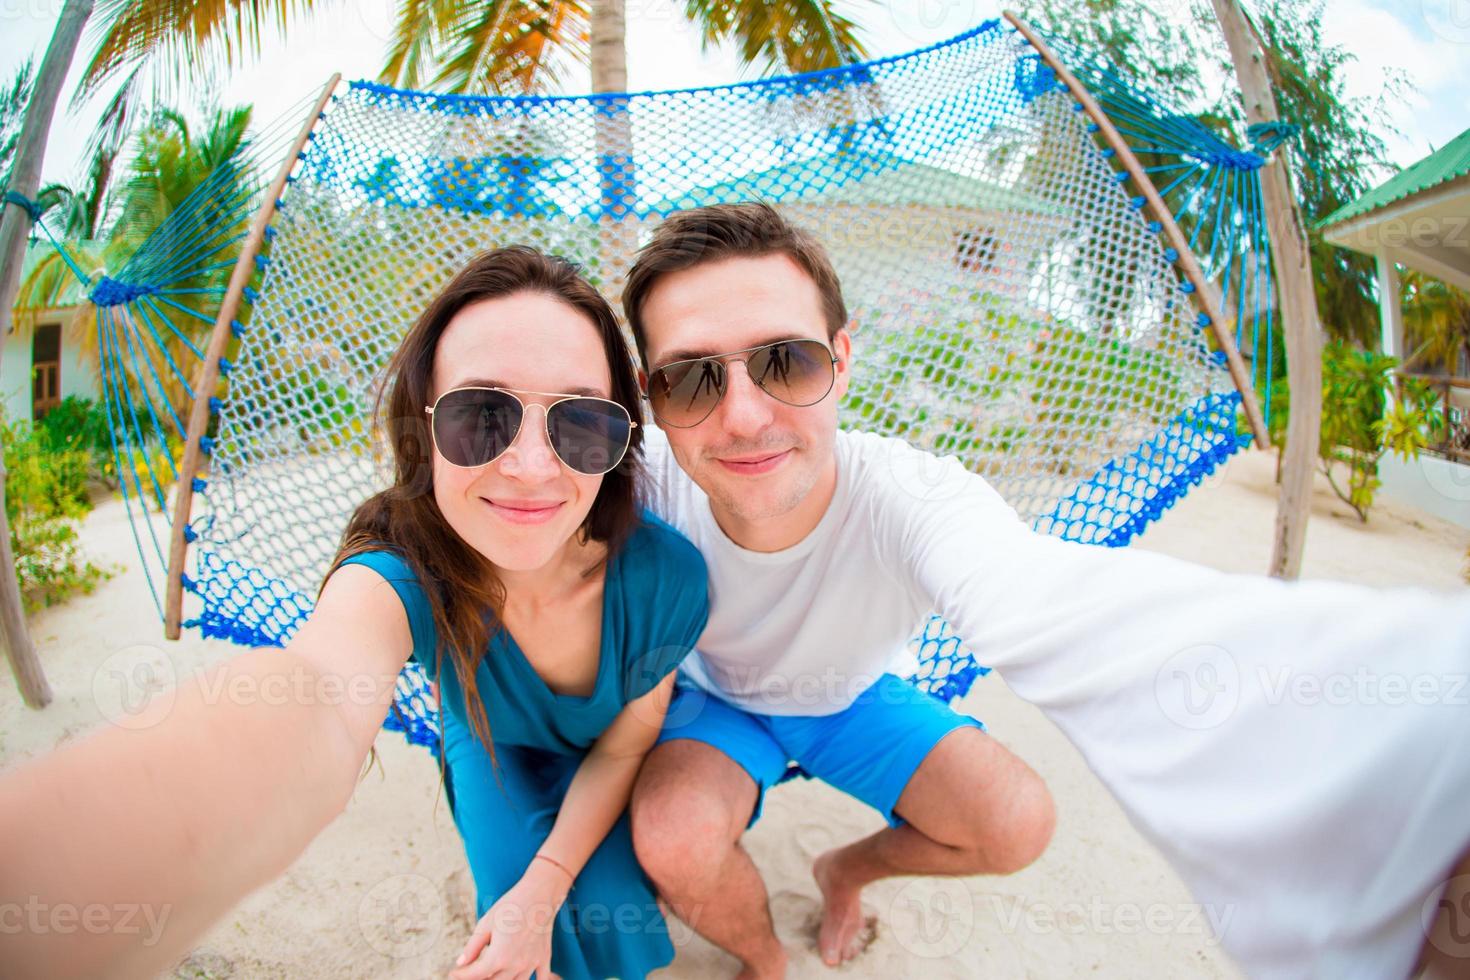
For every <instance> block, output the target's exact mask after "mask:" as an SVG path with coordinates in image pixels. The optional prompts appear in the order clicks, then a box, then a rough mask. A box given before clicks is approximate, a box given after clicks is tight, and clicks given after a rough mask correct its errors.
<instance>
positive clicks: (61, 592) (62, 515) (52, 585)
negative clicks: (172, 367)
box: [0, 414, 110, 612]
mask: <svg viewBox="0 0 1470 980" xmlns="http://www.w3.org/2000/svg"><path fill="white" fill-rule="evenodd" d="M48 418H49V416H48ZM62 432H64V427H63V426H62V425H61V422H60V420H58V421H57V422H56V423H52V425H50V426H47V425H46V424H45V422H44V421H43V422H42V423H40V424H34V425H33V424H31V423H29V422H23V421H22V422H10V421H9V420H7V419H5V418H4V416H3V414H0V439H3V440H4V445H5V516H6V518H7V519H8V520H9V522H10V547H11V550H12V551H13V552H14V554H15V571H16V576H17V578H18V579H19V581H20V591H21V598H22V600H23V601H24V604H25V608H26V611H27V612H33V611H35V610H36V609H39V608H41V607H43V606H50V605H54V604H56V603H58V602H62V601H64V600H65V599H66V598H67V597H69V596H71V595H73V594H75V593H77V592H91V591H92V589H93V588H95V587H96V585H97V583H98V582H100V581H102V580H104V579H106V578H108V577H110V573H109V572H106V571H103V570H102V569H100V568H98V567H97V566H95V565H93V564H92V563H91V562H89V561H87V560H86V559H85V558H83V557H82V555H81V554H80V553H79V550H78V535H77V531H78V527H79V522H80V520H81V518H83V517H85V516H86V515H87V513H88V512H89V511H91V509H92V504H91V500H90V498H89V497H88V493H87V478H88V472H89V470H90V468H91V458H90V454H89V453H88V451H86V450H84V449H80V448H74V447H73V448H66V446H65V445H64V441H63V448H56V444H57V443H56V440H57V439H58V437H59V435H60V434H61V433H62Z"/></svg>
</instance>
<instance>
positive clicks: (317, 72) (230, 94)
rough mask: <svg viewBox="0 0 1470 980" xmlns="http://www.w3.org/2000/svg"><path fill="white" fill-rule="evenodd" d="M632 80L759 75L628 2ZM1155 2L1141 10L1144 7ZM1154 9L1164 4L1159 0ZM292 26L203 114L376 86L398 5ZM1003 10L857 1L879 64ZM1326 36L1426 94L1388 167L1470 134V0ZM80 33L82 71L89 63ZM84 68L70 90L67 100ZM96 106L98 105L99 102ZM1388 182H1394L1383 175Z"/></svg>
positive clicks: (1357, 80) (10, 40) (675, 10)
mask: <svg viewBox="0 0 1470 980" xmlns="http://www.w3.org/2000/svg"><path fill="white" fill-rule="evenodd" d="M626 2H627V11H628V81H629V88H631V89H633V90H635V91H637V90H648V89H662V88H682V87H687V86H693V85H715V84H721V83H725V82H731V81H737V80H740V79H744V78H750V77H754V76H753V74H752V71H750V70H742V69H741V68H740V66H739V62H738V59H737V58H736V57H735V55H734V53H733V52H732V51H731V50H728V49H716V50H712V51H709V52H701V50H700V44H699V40H698V38H697V36H696V35H695V34H694V32H693V30H692V28H690V27H689V25H688V24H687V23H686V22H685V20H684V18H683V15H682V13H681V11H682V8H683V2H682V0H626ZM1139 2H1145V0H1139ZM1151 2H1152V4H1153V6H1154V7H1155V9H1159V4H1160V3H1161V2H1162V3H1164V4H1165V6H1167V4H1168V3H1169V2H1170V0H1151ZM61 6H62V0H0V80H5V79H8V78H9V77H10V75H11V73H12V72H13V71H14V70H15V68H16V66H17V65H19V64H20V63H21V62H22V61H23V60H24V59H25V58H26V57H27V56H31V55H34V56H35V58H36V60H37V63H39V61H40V57H41V55H42V53H43V52H44V48H45V44H46V42H47V40H48V39H49V38H50V35H51V31H52V29H53V28H54V26H55V22H56V18H57V16H58V15H59V13H60V10H61ZM323 6H324V8H325V9H324V10H323V11H321V12H320V13H318V14H315V15H314V16H313V17H311V18H309V19H299V20H298V21H297V22H296V23H295V25H294V26H293V27H292V29H291V33H290V46H289V47H290V50H289V51H288V50H287V45H286V43H285V42H284V41H282V40H281V39H280V38H279V37H276V36H274V34H273V32H271V31H267V32H266V38H265V40H264V43H263V50H262V52H261V53H260V55H259V57H257V58H254V59H251V60H250V61H249V62H248V63H247V64H245V65H243V66H242V67H240V68H239V69H236V70H234V71H232V72H229V73H228V74H227V75H226V76H225V77H223V78H222V79H221V80H220V81H218V82H217V83H216V84H214V85H212V86H208V87H204V88H202V89H199V90H193V91H191V92H189V93H188V95H189V99H190V101H193V102H195V103H197V104H204V103H206V102H208V101H210V100H211V99H216V100H218V101H220V102H222V103H224V104H238V103H243V102H249V103H253V104H254V105H255V106H256V115H255V118H256V119H257V120H258V121H266V120H273V119H275V118H277V117H278V116H280V115H281V114H282V113H283V112H285V111H286V110H287V109H289V108H291V107H293V106H295V105H296V104H297V103H299V102H300V101H301V100H302V99H303V98H305V97H306V96H308V95H309V94H311V93H312V92H314V91H316V90H319V89H320V87H321V86H322V85H323V84H324V83H325V82H326V80H327V78H328V77H329V76H330V75H331V73H332V72H334V71H340V72H341V73H342V75H343V77H344V78H345V79H357V78H372V77H374V76H376V74H377V71H378V69H379V67H380V66H381V63H382V60H383V53H384V51H385V50H386V48H387V38H388V36H389V33H390V24H391V22H392V13H393V10H394V9H395V8H396V6H397V4H396V3H395V2H394V0H337V2H335V3H331V2H329V3H326V4H324V5H323ZM1001 6H1002V4H1001V3H999V2H997V0H876V2H868V3H854V4H852V9H853V12H854V14H855V15H856V18H855V19H859V20H860V23H861V24H862V25H863V27H864V28H865V30H864V33H863V35H862V36H863V38H864V40H865V42H866V43H867V45H868V48H869V50H870V51H871V52H872V53H873V55H874V56H882V55H893V54H900V53H902V52H905V51H909V50H912V49H913V48H917V47H922V46H924V45H926V44H932V43H934V42H936V41H940V40H943V39H945V38H948V37H951V36H953V35H955V34H958V33H960V32H962V31H964V30H967V29H969V28H971V27H974V26H975V25H977V24H979V23H980V22H981V21H983V20H986V19H988V18H991V17H995V16H998V14H999V12H1000V8H1001ZM1328 10H1329V14H1328V20H1327V22H1326V25H1325V28H1326V34H1327V38H1328V40H1329V41H1332V42H1335V43H1338V44H1341V45H1342V46H1343V47H1345V48H1346V49H1347V50H1348V51H1350V52H1351V53H1352V54H1353V55H1354V56H1355V57H1356V59H1357V60H1356V61H1355V62H1354V63H1353V64H1352V65H1350V66H1349V68H1348V69H1347V70H1346V79H1347V85H1348V91H1349V93H1350V94H1353V95H1370V96H1371V95H1374V94H1376V93H1378V92H1379V91H1381V90H1382V87H1383V80H1384V77H1385V73H1386V72H1388V71H1392V70H1395V69H1398V70H1402V71H1404V72H1406V73H1407V74H1408V76H1409V78H1410V80H1411V81H1412V82H1413V83H1414V85H1415V86H1416V87H1417V91H1416V92H1415V93H1414V94H1413V96H1412V97H1411V99H1410V100H1409V104H1408V105H1407V106H1406V107H1405V108H1404V110H1403V111H1402V112H1401V113H1400V114H1399V118H1398V119H1397V120H1396V122H1397V125H1398V127H1399V128H1400V129H1401V130H1402V134H1401V135H1394V134H1387V133H1385V134H1384V137H1385V140H1386V142H1387V143H1388V147H1389V157H1390V159H1391V160H1392V161H1393V163H1394V164H1395V165H1397V166H1400V167H1402V166H1407V165H1409V164H1411V163H1413V162H1415V161H1416V160H1419V159H1421V158H1422V157H1424V156H1426V155H1427V154H1428V153H1430V152H1431V151H1432V150H1434V149H1435V148H1437V147H1440V146H1443V145H1444V144H1445V143H1446V142H1447V141H1449V140H1450V139H1453V138H1454V137H1455V136H1457V135H1459V134H1460V133H1461V132H1463V131H1465V130H1466V129H1467V128H1470V0H1330V3H1329V5H1328ZM90 47H91V44H90V38H89V37H87V36H84V38H83V41H82V46H81V50H80V52H79V54H78V57H77V64H78V65H80V64H82V63H83V62H84V61H85V57H86V53H87V52H88V51H89V50H90ZM78 74H79V69H75V68H74V70H73V73H72V76H71V77H70V78H69V79H68V82H67V88H66V90H65V91H66V93H67V98H68V99H69V97H70V93H71V92H72V91H74V89H75V83H76V76H77V75H78ZM588 88H589V84H588V78H587V74H586V71H585V69H584V70H582V71H580V72H571V73H568V75H567V77H566V79H565V81H564V84H563V86H562V89H563V90H564V91H566V92H585V91H587V90H588ZM96 101H97V102H99V103H100V101H101V100H96ZM99 109H100V106H99V105H98V104H92V105H88V106H84V107H82V108H81V109H80V110H78V111H74V112H70V111H62V112H59V113H58V118H57V119H56V120H55V121H54V122H53V124H52V134H51V139H50V143H49V145H48V149H47V154H46V160H45V164H44V168H43V178H44V180H46V181H52V180H60V181H66V182H77V181H79V179H80V176H81V173H82V170H83V168H84V163H85V161H84V159H83V154H84V147H85V144H86V139H87V135H88V133H89V132H90V129H91V127H92V125H93V123H94V122H95V120H96V118H97V116H98V113H99ZM1383 176H1387V174H1385V175H1383Z"/></svg>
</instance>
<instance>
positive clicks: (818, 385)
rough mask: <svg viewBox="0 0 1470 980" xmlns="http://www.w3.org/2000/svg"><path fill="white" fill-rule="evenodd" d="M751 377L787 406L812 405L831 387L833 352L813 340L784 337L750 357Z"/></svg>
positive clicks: (833, 375) (823, 396)
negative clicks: (784, 338)
mask: <svg viewBox="0 0 1470 980" xmlns="http://www.w3.org/2000/svg"><path fill="white" fill-rule="evenodd" d="M749 364H750V377H751V380H752V381H754V382H755V383H756V384H758V385H760V386H761V388H763V389H765V391H766V393H767V394H768V395H770V396H771V397H772V398H775V399H777V400H779V401H783V402H785V403H786V404H788V405H797V406H805V405H815V404H816V403H817V402H819V401H821V400H822V399H823V398H826V397H827V392H829V391H831V390H832V382H833V380H834V378H835V377H836V375H835V374H834V372H833V370H832V352H831V351H830V350H828V349H827V347H826V345H825V344H822V343H821V342H819V341H816V340H786V341H782V342H781V343H779V344H771V345H770V346H768V347H763V348H761V349H760V350H758V351H755V352H754V353H753V354H751V356H750V362H749Z"/></svg>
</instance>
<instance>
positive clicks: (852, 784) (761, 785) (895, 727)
mask: <svg viewBox="0 0 1470 980" xmlns="http://www.w3.org/2000/svg"><path fill="white" fill-rule="evenodd" d="M967 726H970V727H975V728H978V729H980V730H981V731H984V730H985V726H984V725H983V724H982V723H981V722H979V721H977V720H976V719H974V718H971V717H969V716H967V715H962V714H959V713H958V712H956V711H954V710H952V709H951V708H950V707H949V705H947V704H945V703H944V702H943V701H941V700H939V699H938V698H936V697H934V696H933V695H930V694H926V693H924V692H923V691H921V690H919V689H918V688H917V687H915V686H914V685H912V684H910V683H909V682H908V681H905V680H900V679H899V678H898V677H895V676H894V675H893V674H884V675H883V676H882V677H880V678H878V681H877V683H875V684H874V685H873V686H872V687H870V688H868V689H867V690H866V691H864V692H863V693H862V694H860V695H859V696H858V698H857V700H856V701H854V702H853V703H852V704H851V705H849V706H848V707H846V708H844V709H843V710H841V711H839V712H837V713H836V714H833V715H822V716H818V717H812V716H806V715H763V714H756V713H755V712H751V711H746V710H745V709H743V708H739V707H736V706H735V705H733V704H730V703H729V702H728V701H723V700H721V699H720V698H718V697H715V696H714V695H712V694H709V693H707V692H705V691H704V690H703V689H701V688H699V687H696V686H695V685H694V684H693V683H691V682H690V681H687V680H685V679H684V677H682V676H681V677H680V678H679V679H678V682H677V685H676V687H675V689H674V699H673V701H672V702H671V703H670V705H669V713H668V717H667V719H666V720H665V722H664V728H663V731H662V732H660V733H659V736H658V741H659V742H660V743H663V742H669V741H673V740H674V739H676V738H692V739H694V740H695V741H698V742H703V743H705V744H706V745H712V746H714V747H715V748H717V749H719V750H720V751H721V752H723V753H725V754H726V755H727V756H729V757H730V758H731V759H734V760H735V762H736V763H737V764H738V765H739V766H740V768H742V769H744V770H745V771H746V773H748V774H749V775H750V778H751V779H753V780H754V781H755V786H756V799H755V809H754V810H752V812H751V814H750V824H748V825H747V826H753V825H754V824H755V822H756V820H757V819H759V817H760V815H761V804H762V803H763V802H764V801H765V794H766V790H767V789H769V788H770V787H772V786H774V785H776V784H777V783H778V782H780V781H781V777H782V776H784V775H785V774H786V770H787V766H788V763H790V762H794V763H796V764H797V765H798V766H800V767H801V772H800V775H803V776H807V777H812V776H815V777H816V778H818V779H820V780H822V781H823V782H826V783H829V784H831V785H832V786H835V787H837V788H838V789H840V790H842V791H843V792H844V793H846V794H848V795H849V796H853V797H856V798H857V799H859V800H862V801H863V802H864V803H866V804H868V805H869V806H871V807H873V808H874V809H875V810H877V811H878V812H879V813H881V814H883V816H884V817H885V818H886V819H887V820H888V823H889V826H893V827H897V826H899V825H900V824H902V823H903V818H902V817H900V816H898V814H896V813H894V812H893V808H894V807H895V806H897V805H898V798H899V796H901V795H902V794H903V790H904V787H905V786H907V785H908V784H909V779H910V778H912V777H913V775H914V772H915V771H917V770H918V768H919V764H920V763H922V762H923V761H924V758H925V757H926V756H927V755H928V754H929V751H930V750H931V749H933V748H934V746H935V745H937V744H938V743H939V740H940V739H941V738H943V737H944V736H946V735H948V734H949V733H950V732H952V731H954V730H955V729H957V728H964V727H967Z"/></svg>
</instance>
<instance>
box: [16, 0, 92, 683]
mask: <svg viewBox="0 0 1470 980" xmlns="http://www.w3.org/2000/svg"><path fill="white" fill-rule="evenodd" d="M91 16H92V0H67V3H66V6H65V7H63V8H62V9H61V17H60V18H59V19H58V20H57V22H56V30H55V32H54V33H52V35H51V43H50V44H49V45H48V46H47V48H46V57H45V58H44V59H43V60H42V61H41V71H40V73H39V74H38V75H37V76H36V87H35V88H34V89H33V90H32V92H31V98H30V102H29V103H27V105H26V115H25V123H24V124H23V125H22V126H21V131H20V144H19V148H18V150H17V152H16V155H15V162H14V164H13V166H12V167H11V171H10V185H9V186H8V187H7V188H6V189H7V190H10V191H14V192H15V193H17V194H19V195H21V196H22V197H26V198H31V199H34V198H35V196H36V191H37V189H38V188H39V187H40V184H41V162H42V161H43V160H44V159H45V156H46V141H47V139H48V137H49V136H50V134H51V120H52V117H54V116H55V115H56V103H57V101H58V100H59V99H60V98H61V86H62V84H63V83H65V81H66V73H67V71H68V70H69V69H70V68H71V62H72V58H73V56H74V55H75V54H76V50H77V42H78V41H79V40H80V39H81V36H82V28H83V27H84V26H85V25H86V23H87V18H89V17H91ZM30 228H31V216H30V214H29V213H27V211H26V210H25V209H24V208H22V207H20V206H19V205H16V204H9V205H5V204H0V340H3V339H4V338H5V337H6V336H8V335H9V333H10V323H11V308H12V307H13V306H14V304H15V297H16V293H17V292H18V291H19V290H20V270H21V265H22V263H23V262H24V260H25V251H26V238H27V237H29V233H30ZM6 477H7V474H6V472H5V462H4V456H3V453H0V633H3V638H4V641H5V656H6V658H7V659H8V660H9V661H10V669H11V671H12V672H13V673H14V674H15V683H16V685H17V686H18V687H19V688H20V696H21V698H22V699H23V700H24V701H25V703H26V705H27V706H28V707H32V708H44V707H45V706H46V705H48V704H50V703H51V686H50V685H49V684H47V683H46V674H45V672H43V671H42V670H41V662H40V661H39V660H37V659H36V648H35V647H34V646H32V645H31V636H30V633H29V632H28V631H27V629H26V617H25V611H24V607H23V606H22V605H21V599H20V581H19V579H18V578H17V577H16V571H15V553H14V551H13V549H12V548H11V547H10V520H9V518H7V517H6V515H5V506H4V504H5V480H6Z"/></svg>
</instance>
